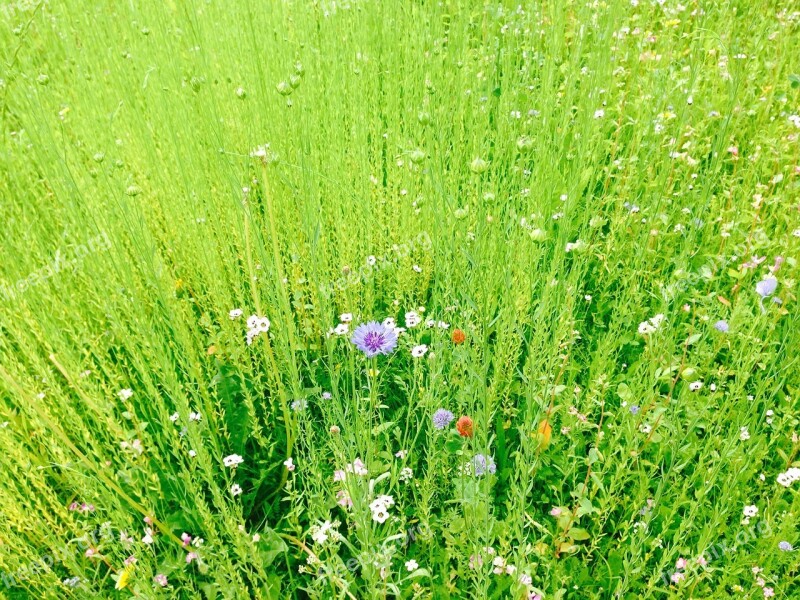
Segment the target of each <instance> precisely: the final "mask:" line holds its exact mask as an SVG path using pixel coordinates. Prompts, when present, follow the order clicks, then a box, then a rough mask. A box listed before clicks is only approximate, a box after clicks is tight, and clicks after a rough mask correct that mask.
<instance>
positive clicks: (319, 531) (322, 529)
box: [311, 521, 333, 544]
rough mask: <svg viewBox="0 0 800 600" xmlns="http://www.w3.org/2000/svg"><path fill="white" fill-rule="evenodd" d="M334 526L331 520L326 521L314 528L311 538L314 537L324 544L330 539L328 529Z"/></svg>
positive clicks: (316, 540) (318, 542) (317, 541)
mask: <svg viewBox="0 0 800 600" xmlns="http://www.w3.org/2000/svg"><path fill="white" fill-rule="evenodd" d="M332 527H333V523H331V522H330V521H325V522H324V523H323V524H322V525H320V526H318V527H315V528H314V531H313V532H312V534H311V539H313V540H314V541H315V542H316V543H317V544H324V543H325V542H327V541H328V531H330V530H331V528H332Z"/></svg>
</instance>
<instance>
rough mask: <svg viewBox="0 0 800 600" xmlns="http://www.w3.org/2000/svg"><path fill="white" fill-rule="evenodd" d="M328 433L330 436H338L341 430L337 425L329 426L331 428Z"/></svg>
mask: <svg viewBox="0 0 800 600" xmlns="http://www.w3.org/2000/svg"><path fill="white" fill-rule="evenodd" d="M328 431H329V432H330V433H331V435H339V433H340V432H341V431H342V430H341V429H340V428H339V426H338V425H331V428H330V429H329V430H328Z"/></svg>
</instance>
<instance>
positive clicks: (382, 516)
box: [369, 495, 394, 523]
mask: <svg viewBox="0 0 800 600" xmlns="http://www.w3.org/2000/svg"><path fill="white" fill-rule="evenodd" d="M393 505H394V498H392V497H391V496H386V495H383V496H378V497H377V498H375V500H373V501H372V502H371V503H370V505H369V509H370V510H371V511H372V520H373V521H375V522H377V523H383V522H385V521H386V519H388V518H389V507H390V506H393Z"/></svg>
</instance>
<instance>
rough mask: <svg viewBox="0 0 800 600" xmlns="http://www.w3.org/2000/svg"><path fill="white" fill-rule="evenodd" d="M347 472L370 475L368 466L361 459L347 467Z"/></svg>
mask: <svg viewBox="0 0 800 600" xmlns="http://www.w3.org/2000/svg"><path fill="white" fill-rule="evenodd" d="M345 471H347V472H348V473H355V474H356V475H359V476H363V475H366V474H367V473H368V471H367V467H366V465H365V464H364V463H363V462H362V461H361V459H360V458H356V459H355V460H354V461H353V462H352V464H349V465H346V466H345Z"/></svg>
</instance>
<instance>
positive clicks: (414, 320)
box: [406, 310, 422, 329]
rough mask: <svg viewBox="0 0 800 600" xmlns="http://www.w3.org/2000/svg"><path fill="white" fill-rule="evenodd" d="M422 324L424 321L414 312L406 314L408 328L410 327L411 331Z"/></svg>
mask: <svg viewBox="0 0 800 600" xmlns="http://www.w3.org/2000/svg"><path fill="white" fill-rule="evenodd" d="M421 322H422V319H421V318H420V316H419V315H418V314H417V313H416V312H414V311H413V310H412V311H409V312H407V313H406V327H408V328H409V329H413V328H414V327H416V326H417V325H419V324H420V323H421Z"/></svg>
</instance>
